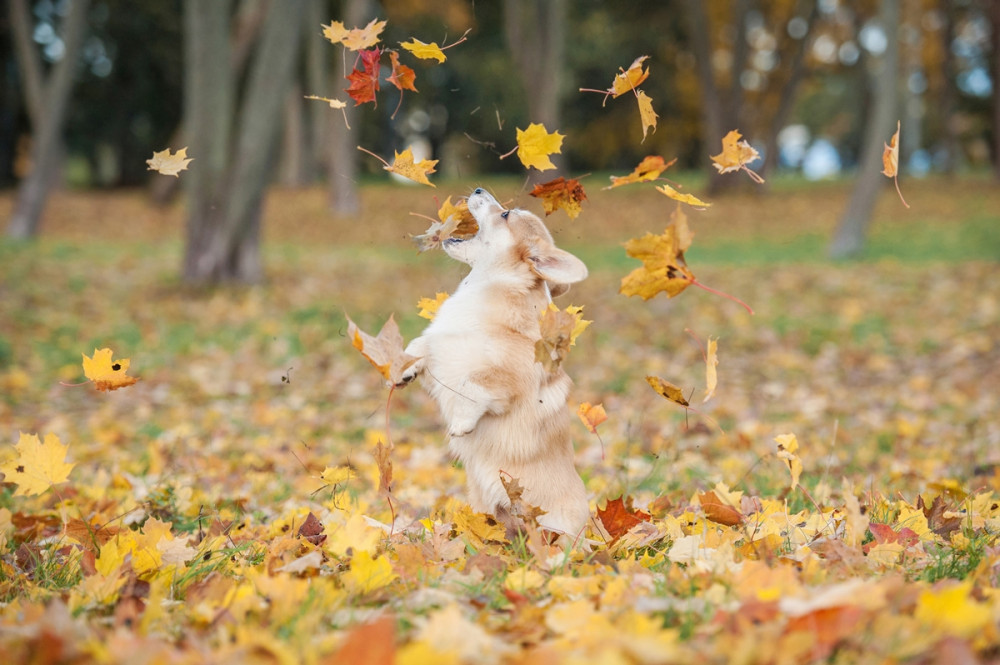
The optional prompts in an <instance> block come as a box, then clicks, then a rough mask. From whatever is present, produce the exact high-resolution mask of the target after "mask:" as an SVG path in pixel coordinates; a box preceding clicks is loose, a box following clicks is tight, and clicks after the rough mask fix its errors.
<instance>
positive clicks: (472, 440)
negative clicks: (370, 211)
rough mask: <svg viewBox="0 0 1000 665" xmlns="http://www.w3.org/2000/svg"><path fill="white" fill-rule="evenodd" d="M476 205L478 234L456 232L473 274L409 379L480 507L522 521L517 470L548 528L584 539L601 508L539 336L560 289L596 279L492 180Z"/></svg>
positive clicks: (448, 304)
mask: <svg viewBox="0 0 1000 665" xmlns="http://www.w3.org/2000/svg"><path fill="white" fill-rule="evenodd" d="M468 205H469V211H470V212H471V213H472V215H473V217H475V219H476V222H477V223H478V225H479V230H478V232H477V233H476V235H475V236H473V237H471V238H469V239H466V240H459V239H457V238H452V239H448V240H446V241H445V242H444V250H445V252H447V254H448V255H449V256H450V257H452V258H453V259H455V260H457V261H461V262H462V263H466V264H468V265H469V266H470V267H471V268H472V270H471V271H470V272H469V274H468V275H466V277H465V279H463V280H462V282H461V283H460V284H459V286H458V289H457V290H456V291H455V293H454V294H452V295H451V296H450V297H449V298H448V299H447V300H445V301H444V302H443V303H442V304H441V307H440V309H439V310H438V312H437V314H436V315H435V317H434V319H433V320H432V321H431V323H430V324H429V325H428V326H427V328H426V329H425V330H424V332H423V334H422V335H420V336H419V337H417V338H416V339H414V340H413V341H412V342H410V344H409V345H408V346H407V348H406V353H407V354H409V355H411V356H414V357H417V358H418V360H417V361H416V362H415V363H413V365H411V366H410V367H409V368H408V369H407V370H406V372H404V373H403V377H402V380H401V382H400V385H404V384H407V383H409V382H410V381H412V380H413V379H415V378H417V377H420V379H421V383H422V385H423V386H424V387H425V388H426V390H427V391H428V392H429V393H430V395H431V396H432V397H433V398H434V400H435V401H436V402H437V404H438V406H439V408H440V410H441V415H442V417H443V418H444V420H445V423H446V425H447V428H448V435H449V437H450V442H449V448H450V450H451V452H452V454H454V455H455V456H456V457H457V458H458V459H459V460H461V462H462V464H463V465H464V467H465V471H466V475H467V482H468V499H469V503H470V504H471V506H472V508H473V509H474V510H476V511H479V512H484V513H492V514H493V515H495V516H496V517H497V519H498V520H499V521H501V522H502V523H504V524H505V525H506V526H507V527H508V530H510V529H512V528H514V524H515V520H513V518H512V516H511V514H510V510H509V509H510V499H509V497H508V496H507V493H506V491H505V490H504V486H503V484H502V483H501V480H500V478H501V474H505V475H506V476H509V477H513V478H515V479H517V480H518V481H519V482H520V484H521V486H522V487H523V488H524V494H523V495H522V496H523V499H524V501H525V502H526V503H527V504H529V505H534V506H538V507H539V508H541V509H542V510H544V511H545V514H544V515H541V516H540V517H539V518H538V523H539V524H540V525H541V526H542V527H544V528H545V529H547V530H550V531H553V532H557V533H559V534H566V536H567V537H568V538H569V539H570V540H573V539H575V538H577V537H578V536H579V535H580V533H581V532H582V531H583V528H584V526H585V525H586V522H587V520H588V519H589V517H590V509H589V507H588V505H587V496H586V492H585V490H584V487H583V481H582V480H581V479H580V476H579V474H578V473H577V472H576V468H575V467H574V464H573V445H572V443H571V442H570V424H571V423H570V414H569V411H568V410H567V408H566V399H567V395H568V393H569V388H570V385H571V381H570V379H569V377H568V376H567V375H566V373H565V372H564V371H563V370H562V368H561V367H558V366H557V367H556V368H555V369H553V370H552V371H549V370H548V369H546V368H544V367H543V366H542V364H541V363H539V362H537V361H536V360H535V343H536V342H537V341H538V340H539V339H540V338H541V332H540V330H539V318H540V317H541V316H542V313H543V312H544V311H545V310H546V308H547V307H548V306H549V303H550V302H551V301H552V296H555V295H560V294H562V293H565V292H566V291H567V290H568V289H569V285H570V284H573V283H575V282H579V281H581V280H582V279H584V278H585V277H586V276H587V267H586V266H585V265H584V263H583V262H582V261H581V260H580V259H578V258H576V257H575V256H573V255H572V254H570V253H569V252H566V251H563V250H561V249H559V248H557V247H556V246H555V244H554V243H553V241H552V236H551V235H550V234H549V231H548V229H546V228H545V225H544V224H543V223H542V221H541V220H540V219H539V218H538V217H536V216H535V215H533V214H532V213H530V212H528V211H526V210H520V209H510V210H508V209H505V208H504V207H503V206H501V205H500V204H499V203H498V202H497V200H496V199H495V198H493V196H491V195H490V194H489V193H487V192H486V191H485V190H483V189H482V188H477V189H476V190H475V191H474V192H472V194H471V195H470V196H469V197H468Z"/></svg>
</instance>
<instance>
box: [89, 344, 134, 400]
mask: <svg viewBox="0 0 1000 665" xmlns="http://www.w3.org/2000/svg"><path fill="white" fill-rule="evenodd" d="M113 355H114V354H113V352H112V351H111V349H107V348H105V349H100V350H98V349H94V355H93V357H90V358H88V357H87V355H86V354H83V375H84V376H85V377H87V378H88V379H90V380H91V381H93V382H94V387H95V388H97V389H98V390H104V391H110V390H118V389H119V388H125V387H127V386H131V385H132V384H134V383H135V382H136V381H138V380H139V379H137V378H136V377H134V376H128V375H127V374H126V372H128V368H129V365H130V364H131V361H130V360H129V359H128V358H121V359H119V360H113V359H112V356H113Z"/></svg>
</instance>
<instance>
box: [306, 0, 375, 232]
mask: <svg viewBox="0 0 1000 665" xmlns="http://www.w3.org/2000/svg"><path fill="white" fill-rule="evenodd" d="M373 11H374V7H373V4H372V2H371V0H346V2H345V3H344V16H343V23H344V25H345V26H347V27H348V28H352V27H355V26H360V25H364V24H365V23H367V21H368V20H370V18H371V17H372V12H373ZM328 45H329V44H328ZM335 48H336V49H337V57H336V59H335V64H334V71H333V75H332V79H333V81H334V83H333V84H332V85H331V88H332V89H333V90H335V91H336V93H334V94H330V95H321V96H324V97H331V98H339V97H340V96H341V95H340V94H339V93H340V92H342V91H343V90H344V89H346V87H347V85H346V83H345V79H344V77H345V76H346V75H347V74H348V72H350V70H351V66H352V65H353V64H354V58H355V56H354V55H353V54H352V53H350V52H349V51H347V49H345V48H342V47H335ZM315 94H319V93H315ZM313 103H314V104H320V102H313ZM326 110H327V111H330V109H329V107H327V108H326ZM344 111H345V112H346V113H347V116H346V119H347V122H348V123H350V124H352V125H354V124H355V123H356V122H357V119H358V113H357V110H356V108H355V105H354V103H353V100H351V99H350V98H348V101H347V108H345V109H344ZM327 118H328V120H327V122H328V123H329V124H328V125H327V127H328V130H329V139H330V161H329V165H330V166H329V183H330V188H329V194H328V200H329V206H330V212H332V213H333V214H335V215H340V216H345V217H350V216H353V215H357V214H358V213H359V212H360V211H361V198H360V197H359V196H358V149H357V142H356V140H355V139H354V138H352V136H351V133H350V130H349V129H347V127H346V126H345V123H344V119H345V118H344V116H343V115H341V114H339V113H335V112H334V113H329V112H328V113H327Z"/></svg>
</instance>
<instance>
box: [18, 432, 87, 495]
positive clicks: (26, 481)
mask: <svg viewBox="0 0 1000 665" xmlns="http://www.w3.org/2000/svg"><path fill="white" fill-rule="evenodd" d="M14 448H15V450H16V451H17V457H15V458H14V459H12V460H10V461H8V462H6V463H5V464H3V465H0V471H2V472H3V474H4V482H7V483H16V484H17V490H16V491H15V492H14V496H33V495H36V494H42V493H43V492H45V491H46V490H47V489H49V488H50V487H52V486H53V485H56V484H58V483H62V482H65V481H66V479H67V478H69V472H70V471H72V470H73V467H74V466H76V463H75V462H67V461H66V450H67V446H65V445H63V444H62V443H61V442H60V441H59V437H58V436H56V435H55V434H46V435H45V441H44V443H43V442H42V441H41V440H39V438H38V435H37V434H25V433H24V432H21V433H20V437H19V438H18V441H17V444H15V446H14Z"/></svg>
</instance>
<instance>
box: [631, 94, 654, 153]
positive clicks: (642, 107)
mask: <svg viewBox="0 0 1000 665" xmlns="http://www.w3.org/2000/svg"><path fill="white" fill-rule="evenodd" d="M635 95H636V97H635V98H636V101H637V102H638V103H639V120H640V121H641V122H642V140H643V141H645V140H646V134H648V133H649V130H650V129H652V130H653V131H654V132H655V131H656V119H657V118H658V117H659V116H657V115H656V111H654V110H653V100H652V99H650V97H649V95H647V94H646V93H644V92H643V91H642V90H636V92H635Z"/></svg>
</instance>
